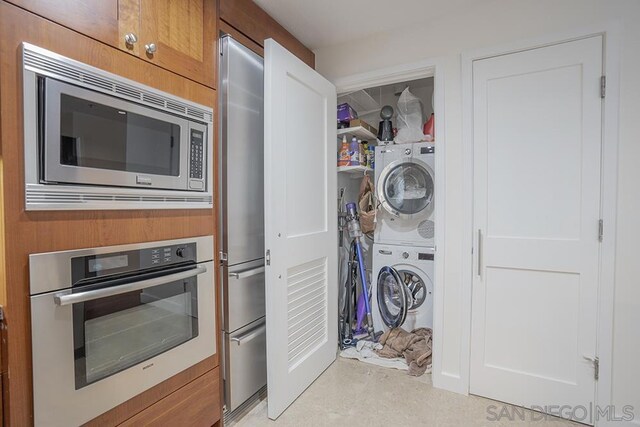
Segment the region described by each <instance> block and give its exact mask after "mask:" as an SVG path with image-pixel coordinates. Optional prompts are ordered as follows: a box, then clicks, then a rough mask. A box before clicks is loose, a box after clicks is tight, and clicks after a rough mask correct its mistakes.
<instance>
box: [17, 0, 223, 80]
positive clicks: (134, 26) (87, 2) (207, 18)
mask: <svg viewBox="0 0 640 427" xmlns="http://www.w3.org/2000/svg"><path fill="white" fill-rule="evenodd" d="M10 1H11V2H12V3H14V4H16V5H18V6H20V7H22V8H24V9H27V10H29V11H31V12H33V13H35V14H37V15H40V16H42V17H44V18H47V19H49V20H51V21H54V22H57V23H59V24H61V25H64V26H65V27H68V28H70V29H72V30H75V31H78V32H79V33H82V34H85V35H87V36H89V37H91V38H94V39H96V40H99V41H101V42H103V43H106V44H108V45H111V46H114V47H117V48H119V49H121V50H123V51H125V52H128V53H130V54H132V55H136V56H138V57H140V58H141V59H143V60H145V61H148V62H151V63H153V64H156V65H158V66H160V67H162V68H165V69H167V70H170V71H173V72H175V73H177V74H180V75H182V76H184V77H187V78H189V79H191V80H194V81H196V82H199V83H202V84H204V85H207V86H209V87H213V88H215V86H216V75H215V70H216V67H215V61H216V59H217V57H216V50H217V42H216V40H217V33H216V22H217V7H216V1H215V0H180V1H176V0H173V1H172V0H65V1H64V2H60V1H57V0H10Z"/></svg>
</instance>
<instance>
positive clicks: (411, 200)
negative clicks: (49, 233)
mask: <svg viewBox="0 0 640 427" xmlns="http://www.w3.org/2000/svg"><path fill="white" fill-rule="evenodd" d="M433 93H434V77H426V78H421V79H416V80H410V81H402V82H397V83H392V84H386V85H382V86H376V87H370V88H365V89H359V90H354V91H348V92H345V93H341V94H339V95H338V98H337V101H338V131H337V140H338V146H337V150H338V168H337V170H338V180H337V183H338V208H339V214H338V216H339V221H338V223H339V230H340V231H339V238H338V240H339V249H338V251H339V273H340V274H339V277H340V293H339V306H340V307H339V310H340V331H341V337H340V340H341V345H340V347H341V349H343V352H342V353H341V354H342V356H345V357H357V358H359V359H360V360H363V359H364V357H363V356H362V354H361V353H360V352H359V350H360V349H361V348H362V346H358V347H357V348H358V351H355V346H356V342H357V341H358V338H362V339H368V340H370V341H374V340H372V339H371V338H372V335H371V333H370V332H371V326H373V331H374V334H375V337H376V338H375V340H378V339H379V338H380V336H381V334H382V333H383V332H385V331H388V330H389V329H390V328H402V329H404V330H405V331H407V332H412V331H414V330H417V329H419V328H428V329H429V330H432V328H433V291H434V262H435V261H434V258H435V240H434V235H435V221H434V217H435V210H434V204H435V197H434V191H435V182H436V173H435V172H436V171H435V149H436V139H435V135H434V121H435V115H434V111H433V110H434V105H433ZM358 149H359V153H358ZM349 202H356V205H357V209H358V213H359V220H360V221H359V222H360V227H361V229H362V237H361V238H360V242H361V247H362V260H363V264H364V267H365V269H366V275H365V277H366V279H365V280H366V282H367V286H368V288H369V295H370V307H369V310H370V311H371V317H372V323H373V325H369V324H368V323H369V321H368V320H367V316H366V315H364V314H363V312H365V311H366V309H365V308H364V307H363V306H364V305H365V304H364V300H363V298H362V294H363V292H364V291H363V287H362V279H361V277H362V275H361V274H356V272H358V271H359V268H360V266H359V262H358V257H357V256H355V254H354V251H357V249H355V245H352V241H353V237H352V234H353V233H349V224H348V223H349V220H350V219H352V218H350V217H349V214H348V213H347V210H346V204H347V203H349ZM348 294H349V295H348ZM423 333H424V332H423ZM427 333H428V345H429V348H430V347H431V331H428V332H427ZM369 354H370V353H369ZM429 359H430V358H429ZM429 364H430V362H429ZM424 370H426V371H427V372H430V366H429V367H427V366H425V367H424Z"/></svg>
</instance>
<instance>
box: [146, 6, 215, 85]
mask: <svg viewBox="0 0 640 427" xmlns="http://www.w3.org/2000/svg"><path fill="white" fill-rule="evenodd" d="M139 1H140V36H139V37H138V40H139V42H138V43H140V46H139V47H138V49H139V50H140V56H141V57H143V58H144V59H146V60H147V61H149V62H152V63H154V64H156V65H159V66H161V67H163V68H166V69H169V70H172V71H174V72H176V73H178V74H181V75H183V76H185V77H188V78H190V79H192V80H195V81H198V82H200V83H203V84H206V85H207V86H210V87H215V72H214V70H215V67H214V63H215V61H217V57H216V54H215V52H216V48H217V43H216V40H217V34H216V31H215V26H216V20H217V18H216V2H215V1H213V0H180V1H171V0H139Z"/></svg>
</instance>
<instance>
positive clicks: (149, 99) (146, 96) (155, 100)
mask: <svg viewBox="0 0 640 427" xmlns="http://www.w3.org/2000/svg"><path fill="white" fill-rule="evenodd" d="M142 100H143V101H144V102H146V103H147V104H153V105H155V106H157V107H162V108H164V100H163V99H162V98H160V97H159V96H155V95H152V94H150V93H143V94H142Z"/></svg>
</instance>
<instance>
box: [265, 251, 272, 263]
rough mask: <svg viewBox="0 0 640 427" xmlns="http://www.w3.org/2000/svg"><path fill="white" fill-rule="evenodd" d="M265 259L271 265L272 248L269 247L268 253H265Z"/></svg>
mask: <svg viewBox="0 0 640 427" xmlns="http://www.w3.org/2000/svg"><path fill="white" fill-rule="evenodd" d="M264 261H265V263H266V264H267V265H271V249H267V253H266V254H265V255H264Z"/></svg>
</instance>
